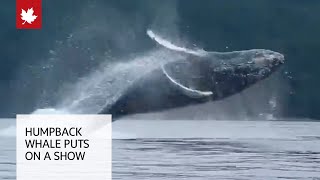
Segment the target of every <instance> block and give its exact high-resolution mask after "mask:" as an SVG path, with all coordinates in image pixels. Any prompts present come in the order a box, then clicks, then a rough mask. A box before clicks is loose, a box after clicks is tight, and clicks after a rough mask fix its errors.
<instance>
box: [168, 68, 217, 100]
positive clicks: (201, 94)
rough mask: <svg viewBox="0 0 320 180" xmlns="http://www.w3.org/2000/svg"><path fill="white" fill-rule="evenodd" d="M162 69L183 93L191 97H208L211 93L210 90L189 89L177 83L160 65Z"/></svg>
mask: <svg viewBox="0 0 320 180" xmlns="http://www.w3.org/2000/svg"><path fill="white" fill-rule="evenodd" d="M162 71H163V73H164V74H165V75H166V77H167V78H168V79H169V80H170V81H171V82H172V83H173V85H175V86H176V87H177V88H178V89H179V90H180V91H181V92H182V93H183V94H185V95H187V96H189V97H191V98H203V97H209V96H211V95H212V94H213V93H212V92H211V91H200V90H196V89H191V88H189V87H186V86H184V85H182V84H181V83H179V82H178V81H177V80H175V79H174V78H173V77H171V76H170V75H169V74H168V72H167V71H166V70H165V68H164V66H162Z"/></svg>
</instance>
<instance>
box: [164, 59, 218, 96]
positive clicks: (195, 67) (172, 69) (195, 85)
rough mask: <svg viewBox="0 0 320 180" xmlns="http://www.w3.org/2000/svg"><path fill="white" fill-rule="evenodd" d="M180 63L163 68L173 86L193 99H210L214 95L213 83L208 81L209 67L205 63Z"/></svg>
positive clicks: (169, 64) (190, 61) (192, 61)
mask: <svg viewBox="0 0 320 180" xmlns="http://www.w3.org/2000/svg"><path fill="white" fill-rule="evenodd" d="M195 61H196V60H192V59H189V60H187V61H178V62H173V63H168V64H166V65H164V66H162V71H163V73H164V74H165V75H166V77H167V78H168V79H169V80H170V82H171V83H172V85H173V86H174V87H175V88H176V89H177V90H179V91H180V92H181V93H183V94H185V95H187V96H189V97H191V98H202V97H209V96H211V95H212V94H213V92H212V91H211V89H212V84H211V83H212V81H211V80H210V79H208V78H209V77H210V76H208V71H206V69H208V67H204V66H206V64H205V63H199V61H198V62H195Z"/></svg>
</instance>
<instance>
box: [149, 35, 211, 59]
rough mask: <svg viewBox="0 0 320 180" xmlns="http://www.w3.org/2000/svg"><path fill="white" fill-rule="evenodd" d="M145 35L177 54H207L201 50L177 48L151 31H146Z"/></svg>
mask: <svg viewBox="0 0 320 180" xmlns="http://www.w3.org/2000/svg"><path fill="white" fill-rule="evenodd" d="M147 35H148V36H149V37H150V38H151V39H153V40H154V41H156V42H157V43H158V44H160V45H161V46H163V47H165V48H168V49H171V50H174V51H179V52H184V53H187V54H192V55H195V56H200V57H201V56H206V55H207V52H206V51H204V50H202V49H198V50H192V49H188V48H184V47H179V46H177V45H175V44H173V43H171V42H170V41H168V40H166V39H164V38H162V37H161V36H159V35H157V34H155V33H154V32H153V31H152V30H150V29H148V30H147Z"/></svg>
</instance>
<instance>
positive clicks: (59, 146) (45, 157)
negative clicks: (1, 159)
mask: <svg viewBox="0 0 320 180" xmlns="http://www.w3.org/2000/svg"><path fill="white" fill-rule="evenodd" d="M111 153H112V120H111V115H17V153H16V155H17V180H44V179H46V180H57V179H58V180H72V179H74V180H82V179H83V180H88V179H94V180H108V179H109V180H111V179H112V175H111V174H112V169H111V168H112V154H111Z"/></svg>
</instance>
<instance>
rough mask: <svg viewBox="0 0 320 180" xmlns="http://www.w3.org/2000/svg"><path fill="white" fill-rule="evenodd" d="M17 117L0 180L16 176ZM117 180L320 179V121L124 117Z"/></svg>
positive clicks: (117, 130) (1, 148) (4, 144)
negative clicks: (142, 118) (138, 118)
mask: <svg viewBox="0 0 320 180" xmlns="http://www.w3.org/2000/svg"><path fill="white" fill-rule="evenodd" d="M14 135H15V128H14V119H1V120H0V179H15V178H16V176H15V137H14ZM113 179H126V180H135V179H139V180H140V179H159V180H161V179H192V180H194V179H199V180H200V179H201V180H203V179H228V180H231V179H237V180H240V179H243V180H244V179H254V180H257V179H266V180H270V179H299V180H300V179H312V180H316V179H320V123H319V122H311V121H309V122H306V121H304V122H299V121H280V120H275V121H241V120H233V121H216V120H201V121H195V120H120V121H116V122H115V123H114V124H113Z"/></svg>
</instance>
